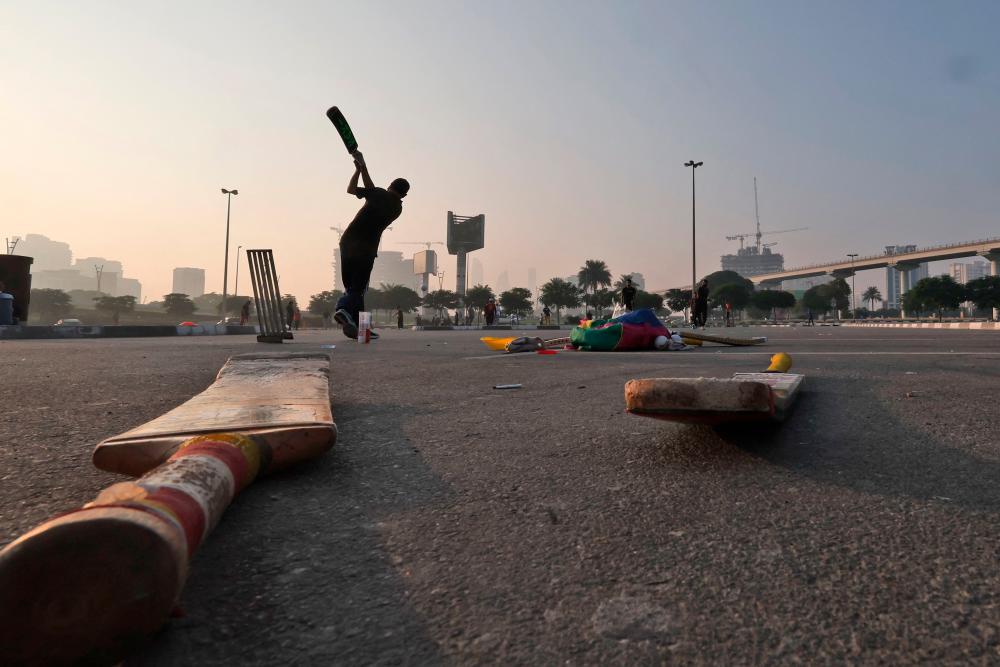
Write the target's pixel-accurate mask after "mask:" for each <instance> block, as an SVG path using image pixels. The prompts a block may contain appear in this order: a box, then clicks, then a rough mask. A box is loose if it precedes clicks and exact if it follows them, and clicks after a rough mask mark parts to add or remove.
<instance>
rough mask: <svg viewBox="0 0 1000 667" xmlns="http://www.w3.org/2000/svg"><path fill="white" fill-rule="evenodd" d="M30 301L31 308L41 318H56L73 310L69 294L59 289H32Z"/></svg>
mask: <svg viewBox="0 0 1000 667" xmlns="http://www.w3.org/2000/svg"><path fill="white" fill-rule="evenodd" d="M30 303H31V309H32V310H34V311H36V312H38V314H39V315H40V316H41V318H42V319H43V320H47V319H49V320H58V319H59V318H61V317H64V316H66V315H69V313H70V311H71V310H73V303H72V301H71V300H70V296H69V294H67V293H66V292H64V291H62V290H61V289H46V288H39V289H33V290H31V301H30Z"/></svg>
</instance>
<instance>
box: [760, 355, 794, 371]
mask: <svg viewBox="0 0 1000 667" xmlns="http://www.w3.org/2000/svg"><path fill="white" fill-rule="evenodd" d="M791 367H792V358H791V357H790V356H788V355H787V354H785V353H784V352H778V353H777V354H776V355H774V356H773V357H771V365H770V366H768V367H767V370H766V371H764V372H765V373H787V372H788V369H789V368H791Z"/></svg>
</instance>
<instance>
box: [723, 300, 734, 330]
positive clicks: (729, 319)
mask: <svg viewBox="0 0 1000 667" xmlns="http://www.w3.org/2000/svg"><path fill="white" fill-rule="evenodd" d="M724 308H725V311H726V326H727V327H731V326H733V304H731V303H729V302H728V301H727V302H726V304H725V306H724Z"/></svg>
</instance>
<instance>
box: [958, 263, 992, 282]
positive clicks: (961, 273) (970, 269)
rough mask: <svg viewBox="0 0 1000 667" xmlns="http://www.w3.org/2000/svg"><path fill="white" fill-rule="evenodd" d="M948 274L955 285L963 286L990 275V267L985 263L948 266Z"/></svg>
mask: <svg viewBox="0 0 1000 667" xmlns="http://www.w3.org/2000/svg"><path fill="white" fill-rule="evenodd" d="M948 274H949V275H950V276H951V277H952V278H954V279H955V282H956V283H960V284H962V285H964V284H965V283H967V282H969V281H970V280H975V279H977V278H985V277H986V276H988V275H990V267H989V265H988V264H986V263H985V262H972V263H964V264H963V263H958V262H955V263H954V264H949V265H948Z"/></svg>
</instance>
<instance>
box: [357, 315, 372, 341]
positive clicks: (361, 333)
mask: <svg viewBox="0 0 1000 667" xmlns="http://www.w3.org/2000/svg"><path fill="white" fill-rule="evenodd" d="M371 332H372V314H371V313H367V312H365V311H361V312H360V313H358V342H359V343H366V344H367V343H370V342H371Z"/></svg>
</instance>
